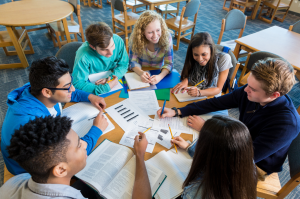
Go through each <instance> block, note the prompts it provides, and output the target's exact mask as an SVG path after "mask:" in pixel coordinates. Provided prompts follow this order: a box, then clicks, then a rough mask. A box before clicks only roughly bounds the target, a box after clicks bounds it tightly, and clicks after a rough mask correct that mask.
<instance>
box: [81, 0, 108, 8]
mask: <svg viewBox="0 0 300 199" xmlns="http://www.w3.org/2000/svg"><path fill="white" fill-rule="evenodd" d="M80 1H83V5H85V6H86V5H89V7H91V6H92V5H94V6H96V7H98V8H103V5H102V0H80ZM93 1H94V2H93Z"/></svg>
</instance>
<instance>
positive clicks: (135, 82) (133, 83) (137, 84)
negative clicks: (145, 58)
mask: <svg viewBox="0 0 300 199" xmlns="http://www.w3.org/2000/svg"><path fill="white" fill-rule="evenodd" d="M125 79H126V81H127V85H128V87H129V89H130V90H135V89H140V88H146V87H149V86H150V84H149V83H144V82H142V80H141V78H140V76H138V75H137V74H136V73H126V74H125Z"/></svg>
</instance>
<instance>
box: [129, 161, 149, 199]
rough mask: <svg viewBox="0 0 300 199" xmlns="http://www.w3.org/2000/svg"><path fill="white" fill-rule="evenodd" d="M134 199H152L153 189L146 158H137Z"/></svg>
mask: <svg viewBox="0 0 300 199" xmlns="http://www.w3.org/2000/svg"><path fill="white" fill-rule="evenodd" d="M132 198H133V199H144V198H145V199H146V198H147V199H151V198H152V196H151V187H150V182H149V178H148V174H147V170H146V165H145V161H144V156H141V155H140V156H139V155H137V156H136V172H135V180H134V186H133V192H132Z"/></svg>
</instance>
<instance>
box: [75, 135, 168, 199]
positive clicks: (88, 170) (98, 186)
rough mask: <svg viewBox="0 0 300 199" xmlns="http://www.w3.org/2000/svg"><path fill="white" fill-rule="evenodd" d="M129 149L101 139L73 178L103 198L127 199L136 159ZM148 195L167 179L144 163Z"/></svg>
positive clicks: (153, 193) (154, 192) (129, 194)
mask: <svg viewBox="0 0 300 199" xmlns="http://www.w3.org/2000/svg"><path fill="white" fill-rule="evenodd" d="M135 158H136V157H135V155H134V154H133V152H132V150H130V149H129V148H127V147H124V146H121V145H118V144H115V143H113V142H110V141H109V140H107V139H105V140H104V141H103V142H102V143H101V144H100V145H99V146H98V147H97V148H96V149H95V150H94V151H93V152H92V153H91V154H90V155H89V156H88V158H87V164H86V166H85V168H84V169H83V170H81V171H80V172H78V173H77V174H76V175H75V176H76V177H77V178H79V179H81V180H83V181H84V182H86V183H87V184H88V185H89V186H90V187H92V188H93V189H95V190H96V191H97V192H98V193H99V195H101V196H102V197H105V198H107V199H116V198H122V199H131V198H132V190H133V186H134V180H135V170H136V160H135ZM146 169H147V173H148V177H149V181H150V186H151V193H152V196H154V195H155V194H156V192H157V190H158V189H159V188H160V186H161V185H162V183H163V182H164V181H165V179H166V178H167V176H166V175H165V174H164V173H163V172H162V171H161V170H159V169H157V168H155V167H154V166H152V165H150V164H148V163H146Z"/></svg>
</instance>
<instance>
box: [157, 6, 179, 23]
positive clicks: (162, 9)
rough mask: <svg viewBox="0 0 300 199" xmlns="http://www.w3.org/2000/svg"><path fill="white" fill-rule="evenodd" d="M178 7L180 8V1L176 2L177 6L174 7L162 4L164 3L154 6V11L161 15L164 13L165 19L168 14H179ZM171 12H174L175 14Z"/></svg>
mask: <svg viewBox="0 0 300 199" xmlns="http://www.w3.org/2000/svg"><path fill="white" fill-rule="evenodd" d="M179 8H180V2H178V3H177V7H174V6H172V5H170V4H164V5H160V6H156V7H155V10H156V12H158V13H160V14H161V16H163V15H165V19H167V16H168V14H170V15H171V16H173V17H177V16H178V14H179ZM172 13H176V15H174V14H172Z"/></svg>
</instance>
